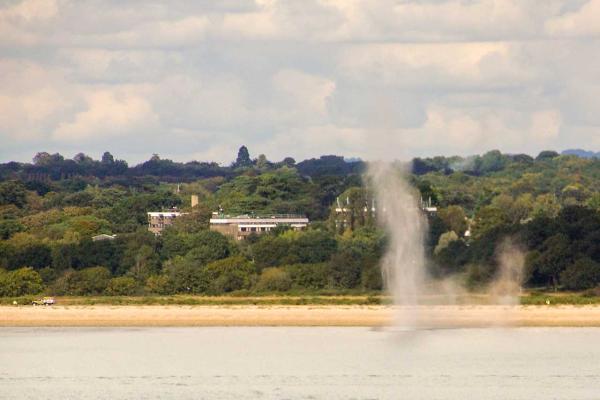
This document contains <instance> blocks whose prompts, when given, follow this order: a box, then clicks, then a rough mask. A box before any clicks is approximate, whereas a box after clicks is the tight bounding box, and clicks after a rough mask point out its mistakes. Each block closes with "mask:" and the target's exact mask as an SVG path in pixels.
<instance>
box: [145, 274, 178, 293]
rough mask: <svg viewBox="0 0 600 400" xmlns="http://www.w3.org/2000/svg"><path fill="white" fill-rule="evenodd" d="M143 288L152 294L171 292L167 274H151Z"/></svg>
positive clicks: (171, 288) (171, 287) (171, 286)
mask: <svg viewBox="0 0 600 400" xmlns="http://www.w3.org/2000/svg"><path fill="white" fill-rule="evenodd" d="M144 290H145V291H146V292H148V293H153V294H170V293H173V291H174V290H173V285H172V283H171V280H170V279H169V277H168V276H167V275H152V276H150V277H148V279H146V286H145V287H144Z"/></svg>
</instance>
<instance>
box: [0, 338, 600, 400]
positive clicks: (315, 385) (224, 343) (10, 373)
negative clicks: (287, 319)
mask: <svg viewBox="0 0 600 400" xmlns="http://www.w3.org/2000/svg"><path fill="white" fill-rule="evenodd" d="M599 343H600V329H596V328H590V329H584V328H573V329H567V328H565V329H563V328H521V329H457V330H434V331H419V332H390V331H374V330H371V329H367V328H280V327H279V328H268V327H264V328H239V327H236V328H144V329H123V328H119V329H114V328H35V329H30V328H27V329H20V328H1V329H0V399H35V400H42V399H82V400H84V399H255V398H258V399H260V398H265V399H403V398H404V399H502V400H504V399H527V400H531V399H570V400H571V399H599V398H600V346H598V344H599Z"/></svg>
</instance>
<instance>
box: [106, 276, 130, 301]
mask: <svg viewBox="0 0 600 400" xmlns="http://www.w3.org/2000/svg"><path fill="white" fill-rule="evenodd" d="M136 289H137V282H136V280H135V279H133V278H132V277H130V276H118V277H116V278H112V279H111V280H110V281H109V282H108V286H107V287H106V294H107V295H109V296H131V295H133V294H135V292H136Z"/></svg>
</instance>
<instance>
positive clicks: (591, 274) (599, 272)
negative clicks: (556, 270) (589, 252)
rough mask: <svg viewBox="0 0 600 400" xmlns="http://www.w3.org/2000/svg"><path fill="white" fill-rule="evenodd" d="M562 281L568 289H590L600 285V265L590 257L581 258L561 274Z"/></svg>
mask: <svg viewBox="0 0 600 400" xmlns="http://www.w3.org/2000/svg"><path fill="white" fill-rule="evenodd" d="M560 281H561V283H562V284H563V286H564V287H565V288H566V289H574V290H583V289H590V288H593V287H596V286H598V284H600V263H597V262H595V261H594V260H592V259H591V258H589V257H586V258H580V259H579V260H577V261H575V262H574V263H573V264H571V265H569V266H568V267H567V268H566V269H565V270H564V271H563V272H562V273H561V274H560Z"/></svg>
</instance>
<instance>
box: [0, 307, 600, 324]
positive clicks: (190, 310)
mask: <svg viewBox="0 0 600 400" xmlns="http://www.w3.org/2000/svg"><path fill="white" fill-rule="evenodd" d="M402 311H407V310H406V309H398V308H396V307H390V306H275V305H269V306H109V305H95V306H52V307H41V306H38V307H32V306H1V307H0V326H4V327H7V326H12V327H33V326H40V327H41V326H82V327H83V326H90V327H95V326H98V327H99V326H123V327H125V326H148V327H151V326H366V327H384V326H389V325H391V324H392V323H393V321H394V317H395V315H396V313H398V312H402ZM413 311H414V310H413ZM417 312H418V315H420V316H421V318H422V320H423V326H425V327H428V326H430V327H484V326H576V327H585V326H597V327H600V306H490V305H471V306H423V307H419V309H418V310H417Z"/></svg>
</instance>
